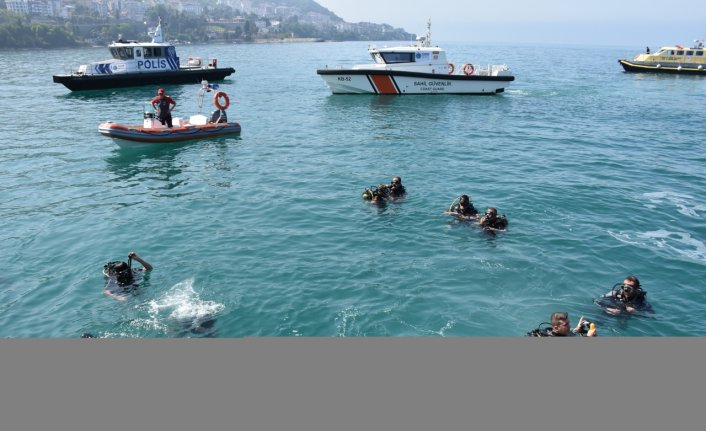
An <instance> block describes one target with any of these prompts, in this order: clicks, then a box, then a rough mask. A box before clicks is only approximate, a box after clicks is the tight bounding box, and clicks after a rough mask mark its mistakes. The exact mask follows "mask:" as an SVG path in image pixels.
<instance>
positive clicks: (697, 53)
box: [696, 51, 704, 55]
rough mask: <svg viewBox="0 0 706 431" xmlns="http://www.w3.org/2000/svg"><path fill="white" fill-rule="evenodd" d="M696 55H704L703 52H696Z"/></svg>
mask: <svg viewBox="0 0 706 431" xmlns="http://www.w3.org/2000/svg"><path fill="white" fill-rule="evenodd" d="M696 55H704V52H703V51H696Z"/></svg>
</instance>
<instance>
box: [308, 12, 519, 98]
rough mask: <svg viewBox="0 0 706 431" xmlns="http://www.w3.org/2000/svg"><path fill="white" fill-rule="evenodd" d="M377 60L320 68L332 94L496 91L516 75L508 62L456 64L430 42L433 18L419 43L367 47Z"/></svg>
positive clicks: (495, 92) (502, 88)
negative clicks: (347, 66)
mask: <svg viewBox="0 0 706 431" xmlns="http://www.w3.org/2000/svg"><path fill="white" fill-rule="evenodd" d="M368 53H369V54H370V56H371V57H372V58H373V60H374V61H375V63H372V64H361V65H355V66H353V67H352V68H349V69H344V68H341V67H338V68H328V66H327V67H326V68H325V69H318V70H317V71H316V73H317V74H319V75H320V76H321V78H323V80H324V81H325V82H326V84H328V86H329V88H330V89H331V92H332V93H333V94H497V93H502V92H503V91H505V88H506V87H507V86H508V85H510V82H512V81H514V80H515V77H514V76H513V75H512V73H511V72H510V69H509V68H508V67H507V65H505V64H502V65H490V64H489V65H478V64H473V63H465V64H458V65H456V64H454V63H449V62H448V60H447V59H446V51H444V50H443V49H441V48H439V47H435V46H432V45H431V21H429V22H428V23H427V34H426V36H422V37H417V43H416V44H415V45H410V46H398V47H393V48H379V49H378V48H376V47H374V46H372V47H369V48H368Z"/></svg>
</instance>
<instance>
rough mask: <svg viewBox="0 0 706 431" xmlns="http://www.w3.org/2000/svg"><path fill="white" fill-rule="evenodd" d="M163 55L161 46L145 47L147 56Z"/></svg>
mask: <svg viewBox="0 0 706 431" xmlns="http://www.w3.org/2000/svg"><path fill="white" fill-rule="evenodd" d="M161 56H162V48H159V47H155V48H145V58H149V57H161Z"/></svg>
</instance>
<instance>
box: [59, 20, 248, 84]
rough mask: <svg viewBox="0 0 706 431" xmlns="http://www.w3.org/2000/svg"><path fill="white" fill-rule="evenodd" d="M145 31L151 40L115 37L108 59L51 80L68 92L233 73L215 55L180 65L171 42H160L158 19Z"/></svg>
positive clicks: (218, 77) (219, 77)
mask: <svg viewBox="0 0 706 431" xmlns="http://www.w3.org/2000/svg"><path fill="white" fill-rule="evenodd" d="M148 34H149V35H150V36H151V37H152V41H151V42H138V41H136V40H123V39H122V38H120V39H118V40H117V41H115V42H113V43H111V44H110V45H108V49H109V50H110V54H111V55H112V58H111V59H109V60H104V61H99V62H94V63H89V64H82V65H81V66H79V68H78V71H74V72H71V73H69V74H65V75H54V76H53V79H54V82H56V83H59V84H63V85H65V86H66V87H67V88H68V89H69V90H71V91H81V90H101V89H106V88H118V87H131V86H137V85H150V84H153V85H164V84H192V83H199V82H201V81H203V80H207V81H219V80H223V79H225V77H226V76H229V75H230V74H232V73H235V69H233V68H232V67H225V68H219V67H218V60H217V59H216V58H211V59H209V60H208V61H207V62H206V61H204V60H202V59H201V57H188V58H187V61H186V63H185V64H181V60H180V59H179V57H177V54H176V49H175V48H174V45H171V44H169V43H166V42H164V37H163V35H162V19H161V18H160V19H159V24H158V25H157V28H156V29H155V30H154V31H153V32H149V33H148Z"/></svg>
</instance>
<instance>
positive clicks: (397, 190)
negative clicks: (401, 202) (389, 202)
mask: <svg viewBox="0 0 706 431" xmlns="http://www.w3.org/2000/svg"><path fill="white" fill-rule="evenodd" d="M405 193H407V190H405V188H404V186H403V185H402V178H400V177H392V182H391V183H390V184H389V185H388V186H387V194H388V196H389V197H391V198H399V197H402V196H404V195H405Z"/></svg>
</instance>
